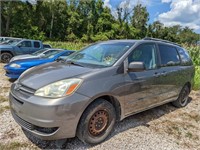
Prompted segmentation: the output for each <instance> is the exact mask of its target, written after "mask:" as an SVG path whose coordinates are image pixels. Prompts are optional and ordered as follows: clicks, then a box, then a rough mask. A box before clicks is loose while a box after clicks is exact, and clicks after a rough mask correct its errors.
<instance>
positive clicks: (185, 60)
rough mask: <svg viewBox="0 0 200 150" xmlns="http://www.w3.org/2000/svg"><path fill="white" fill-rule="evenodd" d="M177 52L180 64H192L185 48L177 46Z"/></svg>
mask: <svg viewBox="0 0 200 150" xmlns="http://www.w3.org/2000/svg"><path fill="white" fill-rule="evenodd" d="M178 52H179V55H180V57H181V63H182V65H192V60H191V59H190V56H189V54H188V52H187V51H186V50H184V49H182V48H178Z"/></svg>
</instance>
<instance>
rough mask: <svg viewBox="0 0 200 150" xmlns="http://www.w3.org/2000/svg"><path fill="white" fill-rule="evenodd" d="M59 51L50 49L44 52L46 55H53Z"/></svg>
mask: <svg viewBox="0 0 200 150" xmlns="http://www.w3.org/2000/svg"><path fill="white" fill-rule="evenodd" d="M57 51H58V50H49V51H46V52H44V55H51V54H53V53H55V52H57Z"/></svg>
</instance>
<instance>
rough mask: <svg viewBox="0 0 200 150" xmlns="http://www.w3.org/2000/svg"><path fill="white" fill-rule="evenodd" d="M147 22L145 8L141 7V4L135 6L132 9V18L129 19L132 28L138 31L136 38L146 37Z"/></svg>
mask: <svg viewBox="0 0 200 150" xmlns="http://www.w3.org/2000/svg"><path fill="white" fill-rule="evenodd" d="M148 20H149V13H148V12H147V8H146V7H144V6H142V4H137V5H136V6H135V7H134V8H133V16H132V18H131V23H132V26H133V27H134V28H136V29H137V30H139V32H138V34H137V38H143V37H145V36H146V35H147V22H148Z"/></svg>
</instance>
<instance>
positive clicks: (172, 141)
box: [0, 64, 200, 150]
mask: <svg viewBox="0 0 200 150" xmlns="http://www.w3.org/2000/svg"><path fill="white" fill-rule="evenodd" d="M10 85H11V82H10V81H9V80H8V79H7V78H6V77H5V76H4V70H3V64H0V89H1V90H0V149H44V148H47V149H55V148H57V149H60V148H64V149H106V150H107V149H136V150H151V149H152V150H161V149H162V150H172V149H173V150H186V149H190V150H197V149H200V102H199V98H200V91H192V93H191V94H190V100H191V102H190V103H189V104H188V105H187V106H186V107H185V108H182V109H176V108H175V107H173V106H171V105H170V104H166V105H163V106H160V107H157V108H154V109H151V110H148V111H145V112H143V113H140V114H137V115H134V116H131V117H128V118H126V119H124V120H123V121H122V122H119V123H117V124H116V126H115V128H114V131H113V132H112V134H111V136H110V137H109V138H108V139H107V140H106V141H105V142H103V143H102V144H99V145H96V146H93V147H92V146H90V145H86V144H83V143H82V142H80V141H79V140H78V139H77V138H73V139H68V140H59V141H51V142H48V141H41V140H39V139H36V138H35V137H32V136H30V135H29V134H27V133H25V134H24V132H23V131H22V130H21V128H20V127H19V126H18V125H17V124H16V123H15V121H14V120H13V118H12V116H11V114H10V111H9V105H8V91H9V87H10Z"/></svg>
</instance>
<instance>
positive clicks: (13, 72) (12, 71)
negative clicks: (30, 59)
mask: <svg viewBox="0 0 200 150" xmlns="http://www.w3.org/2000/svg"><path fill="white" fill-rule="evenodd" d="M26 69H28V68H12V67H9V66H8V65H6V66H4V70H5V71H6V74H5V75H6V76H7V77H9V78H11V79H17V78H19V76H20V75H21V74H22V73H23V72H24V71H25V70H26Z"/></svg>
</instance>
